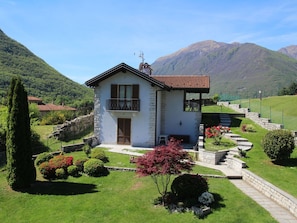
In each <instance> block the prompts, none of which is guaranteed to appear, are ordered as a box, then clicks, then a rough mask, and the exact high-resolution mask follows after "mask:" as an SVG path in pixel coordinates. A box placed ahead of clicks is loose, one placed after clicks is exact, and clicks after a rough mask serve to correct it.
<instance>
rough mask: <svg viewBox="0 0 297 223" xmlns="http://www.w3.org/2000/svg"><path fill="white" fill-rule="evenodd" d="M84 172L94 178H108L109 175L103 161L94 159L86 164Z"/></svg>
mask: <svg viewBox="0 0 297 223" xmlns="http://www.w3.org/2000/svg"><path fill="white" fill-rule="evenodd" d="M84 172H85V173H86V174H88V175H89V176H93V177H99V176H106V175H107V174H108V170H107V169H106V168H105V167H104V165H103V161H101V160H99V159H94V158H91V159H89V160H88V161H87V162H85V163H84Z"/></svg>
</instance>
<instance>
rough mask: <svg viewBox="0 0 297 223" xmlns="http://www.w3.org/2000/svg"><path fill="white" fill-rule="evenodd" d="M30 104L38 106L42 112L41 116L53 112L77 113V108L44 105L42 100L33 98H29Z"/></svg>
mask: <svg viewBox="0 0 297 223" xmlns="http://www.w3.org/2000/svg"><path fill="white" fill-rule="evenodd" d="M28 102H29V103H30V104H31V103H35V104H37V107H38V110H39V111H40V114H41V115H44V114H46V113H48V112H51V111H76V109H75V108H72V107H69V106H64V105H55V104H52V103H50V104H44V103H43V102H42V99H40V98H37V97H33V96H28Z"/></svg>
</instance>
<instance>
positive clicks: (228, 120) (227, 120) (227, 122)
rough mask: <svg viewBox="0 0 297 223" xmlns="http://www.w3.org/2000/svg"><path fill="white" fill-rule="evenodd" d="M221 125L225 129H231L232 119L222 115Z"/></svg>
mask: <svg viewBox="0 0 297 223" xmlns="http://www.w3.org/2000/svg"><path fill="white" fill-rule="evenodd" d="M219 118H220V124H221V126H224V127H230V125H231V118H230V116H229V115H228V114H223V113H221V114H220V116H219Z"/></svg>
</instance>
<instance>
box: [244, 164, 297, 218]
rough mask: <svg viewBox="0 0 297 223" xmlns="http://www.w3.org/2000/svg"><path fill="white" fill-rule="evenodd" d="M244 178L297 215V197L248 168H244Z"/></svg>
mask: <svg viewBox="0 0 297 223" xmlns="http://www.w3.org/2000/svg"><path fill="white" fill-rule="evenodd" d="M242 179H243V180H244V181H246V182H247V183H249V184H251V185H252V186H253V187H255V188H257V190H259V191H260V192H262V193H263V194H265V195H266V196H267V197H269V198H271V199H272V200H274V201H275V202H277V203H278V204H279V205H281V206H283V207H284V208H286V209H288V210H289V211H290V212H291V213H292V214H293V215H294V216H295V217H297V199H296V198H295V197H293V196H291V195H290V194H288V193H286V192H285V191H283V190H280V189H279V188H277V187H275V186H274V185H272V184H271V183H269V182H267V181H265V180H264V179H262V178H260V177H258V176H257V175H255V174H253V173H252V172H251V171H248V170H246V169H243V170H242Z"/></svg>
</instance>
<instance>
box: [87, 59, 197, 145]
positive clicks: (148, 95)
mask: <svg viewBox="0 0 297 223" xmlns="http://www.w3.org/2000/svg"><path fill="white" fill-rule="evenodd" d="M123 67H124V68H125V69H123ZM115 68H116V69H115ZM115 68H112V69H110V70H108V71H106V72H105V73H103V74H102V75H99V76H97V77H95V78H93V79H91V80H90V81H88V82H86V84H87V85H89V86H92V87H94V93H95V98H94V134H95V136H96V137H97V138H98V140H99V142H100V143H103V144H129V145H131V146H137V147H154V146H156V145H158V144H159V136H160V135H168V136H170V135H177V136H186V137H187V138H188V139H189V142H187V143H190V144H192V145H195V144H196V143H197V139H198V135H199V125H200V122H201V112H200V111H196V112H186V111H184V97H185V96H184V90H183V89H174V88H172V87H168V86H166V85H165V84H164V83H163V82H160V81H158V80H156V79H154V78H153V77H150V76H148V75H147V74H144V73H142V72H140V71H138V70H134V68H131V67H129V66H127V65H125V64H123V65H122V64H121V65H118V66H117V67H115ZM143 75H146V76H143ZM112 85H117V86H128V85H129V86H132V85H137V86H138V91H137V94H138V101H139V102H140V107H138V108H137V109H113V108H111V107H109V106H110V105H109V104H108V101H109V100H110V99H111V98H112V96H111V94H112V92H111V86H112ZM119 120H122V121H121V122H119ZM126 121H127V122H126ZM120 123H121V124H120ZM123 123H124V124H123ZM126 123H127V124H126ZM125 125H128V126H126V127H125ZM123 129H124V131H122V130H123ZM123 132H124V134H122V133H123ZM127 132H128V136H127V140H126V138H125V139H124V140H126V141H124V143H122V141H120V140H119V136H120V135H121V134H122V135H125V134H127Z"/></svg>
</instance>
